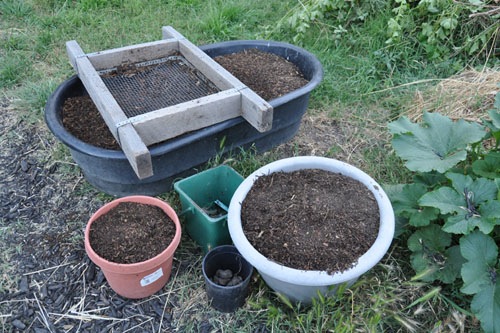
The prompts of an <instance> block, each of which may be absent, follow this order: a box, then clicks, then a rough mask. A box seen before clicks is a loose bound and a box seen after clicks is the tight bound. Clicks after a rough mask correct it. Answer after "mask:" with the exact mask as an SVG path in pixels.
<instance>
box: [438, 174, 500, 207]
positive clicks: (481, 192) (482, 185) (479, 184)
mask: <svg viewBox="0 0 500 333" xmlns="http://www.w3.org/2000/svg"><path fill="white" fill-rule="evenodd" d="M446 177H447V178H448V179H449V180H451V184H452V186H453V188H454V189H455V191H457V192H458V193H461V194H463V195H464V197H465V195H468V196H469V199H470V201H471V203H473V204H474V205H475V206H478V205H480V204H481V203H483V202H485V201H488V200H493V199H495V194H496V192H497V188H496V186H495V184H494V183H493V182H492V181H491V180H488V179H485V178H478V179H476V180H473V179H472V178H471V177H470V176H465V175H461V174H458V173H451V172H449V173H447V174H446Z"/></svg>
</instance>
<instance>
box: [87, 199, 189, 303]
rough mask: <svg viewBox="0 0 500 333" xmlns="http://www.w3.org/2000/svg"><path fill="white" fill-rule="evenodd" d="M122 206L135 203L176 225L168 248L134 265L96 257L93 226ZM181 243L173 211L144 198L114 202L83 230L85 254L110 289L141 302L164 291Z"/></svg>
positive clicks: (157, 202) (106, 206) (161, 203)
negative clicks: (156, 209) (156, 210)
mask: <svg viewBox="0 0 500 333" xmlns="http://www.w3.org/2000/svg"><path fill="white" fill-rule="evenodd" d="M121 202H136V203H141V204H148V205H153V206H157V207H159V208H161V209H162V210H163V211H164V212H165V214H167V215H168V217H169V218H170V219H171V220H172V221H173V223H174V224H175V236H174V238H173V240H172V242H171V243H170V244H169V245H168V247H167V248H166V249H165V250H164V251H163V252H161V253H160V254H158V255H156V256H155V257H153V258H151V259H148V260H146V261H143V262H138V263H133V264H120V263H115V262H110V261H108V260H106V259H104V258H102V257H101V256H99V255H98V254H97V253H96V252H95V251H94V250H93V249H92V246H91V245H90V241H89V239H90V238H89V236H90V232H91V226H92V223H93V222H94V221H95V220H97V219H98V218H99V217H100V216H102V215H104V214H106V213H107V212H109V211H110V210H111V209H113V208H114V207H116V206H117V205H118V204H119V203H121ZM180 240H181V225H180V223H179V218H178V217H177V214H176V213H175V211H174V210H173V209H172V207H170V205H168V204H167V203H166V202H164V201H162V200H159V199H156V198H153V197H147V196H129V197H124V198H120V199H116V200H113V201H111V202H109V203H107V204H106V205H104V206H103V207H101V208H100V209H99V210H97V211H96V212H95V213H94V214H93V215H92V217H91V218H90V220H89V222H88V223H87V227H86V229H85V250H86V252H87V255H88V256H89V258H90V259H91V260H92V261H93V262H94V263H95V264H96V265H97V266H99V267H100V268H101V270H102V271H103V273H104V276H105V277H106V280H107V281H108V283H109V285H110V287H111V288H112V289H113V290H114V291H115V292H116V293H117V294H119V295H121V296H123V297H127V298H143V297H147V296H150V295H152V294H154V293H155V292H157V291H158V290H160V289H161V288H163V286H164V285H165V284H166V283H167V282H168V280H169V278H170V273H171V272H172V261H173V257H174V252H175V250H176V249H177V246H178V245H179V243H180Z"/></svg>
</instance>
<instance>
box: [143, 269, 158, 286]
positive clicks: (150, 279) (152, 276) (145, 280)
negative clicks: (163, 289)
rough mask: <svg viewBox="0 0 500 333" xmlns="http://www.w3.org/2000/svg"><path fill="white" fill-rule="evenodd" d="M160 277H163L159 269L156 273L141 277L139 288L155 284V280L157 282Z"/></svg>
mask: <svg viewBox="0 0 500 333" xmlns="http://www.w3.org/2000/svg"><path fill="white" fill-rule="evenodd" d="M162 276H163V270H162V269H161V267H160V268H158V269H157V270H156V271H154V272H153V273H151V274H149V275H146V276H145V277H143V278H142V279H141V287H145V286H147V285H149V284H151V283H153V282H155V281H156V280H158V279H159V278H161V277H162Z"/></svg>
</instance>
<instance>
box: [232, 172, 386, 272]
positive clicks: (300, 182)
mask: <svg viewBox="0 0 500 333" xmlns="http://www.w3.org/2000/svg"><path fill="white" fill-rule="evenodd" d="M241 219H242V225H243V230H244V233H245V235H246V236H247V238H248V240H249V241H250V243H251V244H252V245H253V246H254V247H255V248H256V249H257V250H258V251H259V252H260V253H262V254H263V255H264V256H266V257H267V258H269V259H271V260H273V261H275V262H277V263H280V264H282V265H284V266H288V267H292V268H296V269H301V270H320V271H327V272H329V273H335V272H342V271H345V270H347V269H349V268H351V267H352V266H353V265H354V264H355V263H356V262H357V260H358V259H359V257H360V256H361V255H363V254H364V253H365V252H366V251H367V250H368V249H369V248H370V247H371V246H372V244H373V243H374V242H375V239H376V238H377V233H378V229H379V225H380V222H379V221H380V215H379V211H378V205H377V202H376V200H375V197H374V195H373V193H371V192H370V191H369V190H368V188H366V186H364V185H363V184H362V183H360V182H358V181H357V180H354V179H352V178H349V177H346V176H343V175H341V174H337V173H333V172H328V171H324V170H319V169H308V170H300V171H294V172H289V173H286V172H275V173H272V174H269V175H262V176H260V177H259V178H257V180H256V181H255V183H254V185H253V186H252V188H251V190H250V191H249V192H248V194H247V196H246V198H245V200H244V201H243V203H242V207H241Z"/></svg>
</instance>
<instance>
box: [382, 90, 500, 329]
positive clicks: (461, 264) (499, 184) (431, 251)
mask: <svg viewBox="0 0 500 333" xmlns="http://www.w3.org/2000/svg"><path fill="white" fill-rule="evenodd" d="M488 114H489V116H490V118H491V120H483V121H482V124H484V125H481V124H478V123H474V122H467V121H464V120H459V121H452V120H451V119H450V118H448V117H446V116H443V115H440V114H438V113H424V115H423V121H422V122H421V123H420V124H417V123H413V122H411V121H410V120H408V118H406V117H401V118H399V119H398V120H397V121H394V122H391V123H389V125H388V126H389V130H390V132H391V133H392V135H393V138H392V146H393V148H394V150H395V152H396V154H397V155H398V156H399V157H400V158H402V159H403V160H404V161H405V166H406V167H407V168H408V169H409V170H411V171H413V172H414V177H413V183H411V184H405V185H395V186H390V187H389V188H388V193H389V196H390V197H391V201H392V204H393V208H394V211H395V214H396V215H397V216H398V218H399V219H401V220H402V221H405V222H406V224H405V225H404V230H405V231H408V232H410V233H411V235H410V236H409V238H408V247H409V249H410V250H411V252H412V254H411V265H412V267H413V268H414V270H415V271H416V277H415V278H416V279H420V280H423V281H426V282H438V283H443V284H449V285H451V286H452V287H457V288H459V290H460V292H462V293H463V294H467V295H473V297H472V301H471V304H470V307H471V310H472V312H473V313H474V315H475V316H476V317H477V318H478V319H479V320H480V322H481V326H482V328H483V329H484V330H485V331H486V332H500V319H499V318H500V261H499V259H498V245H499V244H500V191H499V189H500V150H499V144H500V93H497V95H496V100H495V109H493V110H490V111H489V112H488Z"/></svg>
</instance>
